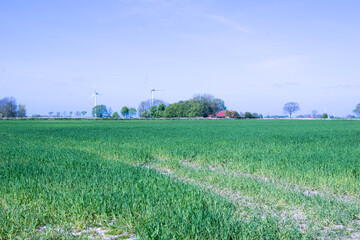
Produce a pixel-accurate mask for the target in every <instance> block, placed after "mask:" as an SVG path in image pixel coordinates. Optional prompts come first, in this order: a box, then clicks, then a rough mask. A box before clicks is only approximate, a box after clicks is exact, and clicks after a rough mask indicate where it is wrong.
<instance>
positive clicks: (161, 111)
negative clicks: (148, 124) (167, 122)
mask: <svg viewBox="0 0 360 240" xmlns="http://www.w3.org/2000/svg"><path fill="white" fill-rule="evenodd" d="M165 109H166V105H165V104H164V103H160V104H159V106H158V107H157V110H158V117H163V116H164V111H165Z"/></svg>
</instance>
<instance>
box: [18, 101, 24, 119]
mask: <svg viewBox="0 0 360 240" xmlns="http://www.w3.org/2000/svg"><path fill="white" fill-rule="evenodd" d="M17 116H18V117H26V107H25V105H23V104H19V106H18V112H17Z"/></svg>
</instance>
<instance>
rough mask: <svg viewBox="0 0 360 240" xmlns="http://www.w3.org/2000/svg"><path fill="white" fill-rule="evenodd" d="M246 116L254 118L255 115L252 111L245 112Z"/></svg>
mask: <svg viewBox="0 0 360 240" xmlns="http://www.w3.org/2000/svg"><path fill="white" fill-rule="evenodd" d="M244 117H245V118H253V115H252V114H251V112H245V116H244Z"/></svg>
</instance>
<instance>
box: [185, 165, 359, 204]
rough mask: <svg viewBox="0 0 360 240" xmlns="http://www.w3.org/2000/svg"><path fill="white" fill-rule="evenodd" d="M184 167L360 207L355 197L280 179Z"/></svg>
mask: <svg viewBox="0 0 360 240" xmlns="http://www.w3.org/2000/svg"><path fill="white" fill-rule="evenodd" d="M182 164H183V165H185V166H187V167H190V168H193V169H195V170H207V171H212V172H217V173H220V174H223V175H231V176H235V177H243V178H249V179H253V180H256V181H259V182H263V183H266V184H269V185H272V186H276V187H280V188H284V189H287V190H289V191H295V192H298V193H302V194H303V195H305V196H308V197H312V196H320V197H323V198H332V199H335V200H337V201H339V202H343V203H353V204H357V205H359V206H360V199H359V198H357V197H355V196H350V195H336V194H333V193H330V192H327V191H322V190H317V189H314V188H311V187H307V186H304V185H299V184H295V183H291V184H290V183H287V182H284V181H281V180H278V179H276V180H275V179H272V178H268V177H262V176H258V175H254V174H250V173H244V172H235V171H229V170H224V169H223V168H222V167H208V168H204V167H201V166H200V164H197V163H190V162H187V161H184V162H182Z"/></svg>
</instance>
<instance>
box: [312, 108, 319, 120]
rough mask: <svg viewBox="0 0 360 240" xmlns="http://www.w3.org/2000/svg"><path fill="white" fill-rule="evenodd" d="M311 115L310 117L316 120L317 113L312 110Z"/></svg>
mask: <svg viewBox="0 0 360 240" xmlns="http://www.w3.org/2000/svg"><path fill="white" fill-rule="evenodd" d="M311 115H312V117H313V118H316V117H317V116H318V111H317V110H312V111H311Z"/></svg>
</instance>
